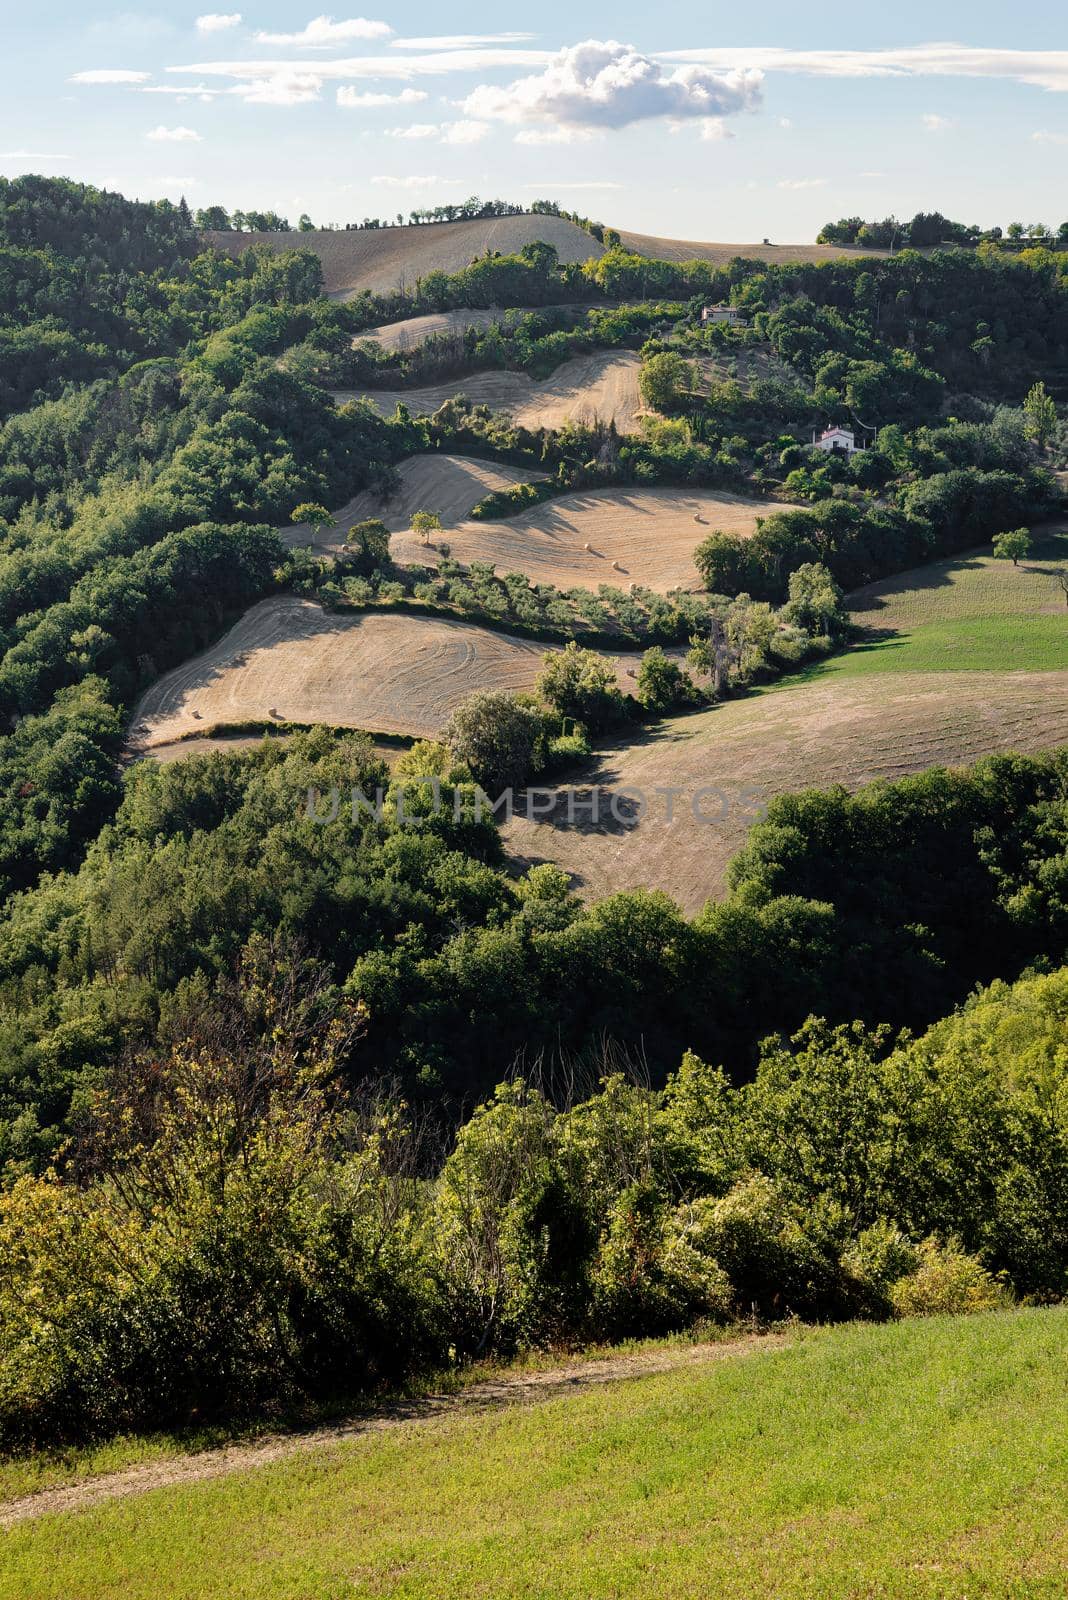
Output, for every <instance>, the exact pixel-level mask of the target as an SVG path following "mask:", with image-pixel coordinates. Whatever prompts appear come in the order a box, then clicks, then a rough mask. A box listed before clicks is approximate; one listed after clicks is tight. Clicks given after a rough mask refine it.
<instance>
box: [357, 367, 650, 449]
mask: <svg viewBox="0 0 1068 1600" xmlns="http://www.w3.org/2000/svg"><path fill="white" fill-rule="evenodd" d="M640 370H641V360H640V358H639V357H638V355H637V354H636V352H634V351H632V350H624V351H611V352H598V353H597V354H595V355H585V356H575V357H574V358H573V359H572V360H571V361H565V362H563V363H562V364H561V365H560V366H559V367H557V369H556V371H555V372H553V373H551V374H550V375H549V377H548V378H546V379H544V381H543V382H541V383H538V382H536V381H535V380H534V379H533V378H530V377H528V376H527V374H526V373H525V372H477V373H473V374H472V375H471V376H469V377H466V378H458V379H454V380H453V381H451V382H449V383H438V384H431V385H429V386H428V387H427V388H422V389H370V390H354V389H345V390H335V391H334V392H333V393H334V399H335V400H337V401H343V400H355V399H358V398H363V399H366V400H368V401H370V403H371V405H373V406H374V408H375V410H376V411H378V412H379V413H380V415H382V416H384V417H388V416H391V415H392V413H393V412H394V411H395V410H396V408H397V405H398V403H400V404H402V405H406V406H407V407H408V409H409V411H411V412H412V414H413V416H428V415H430V414H431V413H432V412H434V411H436V410H437V409H438V407H439V406H440V405H442V404H444V402H445V401H446V400H451V399H452V398H453V396H454V395H458V394H463V395H466V396H467V398H468V399H469V400H470V401H472V402H473V403H474V404H476V405H487V406H489V407H491V409H492V410H494V411H506V412H508V414H509V415H510V416H511V417H513V418H514V420H515V421H516V422H517V423H519V425H520V426H521V427H524V428H558V427H559V426H560V424H561V423H562V422H565V421H567V420H568V419H570V420H571V421H572V422H578V423H586V424H589V423H593V422H597V421H601V422H614V423H615V425H616V428H617V430H618V431H619V432H620V433H635V432H637V429H638V426H639V414H640V412H641V410H642V402H641V396H640V395H639V393H638V373H639V372H640Z"/></svg>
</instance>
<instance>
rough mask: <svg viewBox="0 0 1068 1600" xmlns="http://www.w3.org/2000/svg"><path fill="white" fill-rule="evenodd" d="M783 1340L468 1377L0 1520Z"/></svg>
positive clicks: (81, 1505)
mask: <svg viewBox="0 0 1068 1600" xmlns="http://www.w3.org/2000/svg"><path fill="white" fill-rule="evenodd" d="M784 1342H785V1336H783V1335H779V1334H751V1335H748V1336H747V1337H745V1338H742V1339H732V1340H725V1341H723V1342H722V1343H719V1344H695V1345H686V1346H682V1347H671V1348H667V1349H662V1350H645V1351H638V1352H635V1353H634V1354H633V1355H627V1356H612V1357H610V1358H606V1359H604V1360H592V1361H576V1362H574V1363H572V1364H571V1365H569V1366H563V1367H554V1368H552V1369H551V1370H550V1371H547V1372H529V1373H521V1374H519V1375H517V1376H515V1377H501V1378H491V1379H488V1380H487V1381H485V1382H483V1383H476V1384H472V1386H471V1387H470V1388H469V1389H464V1390H462V1391H461V1392H460V1393H458V1394H452V1395H449V1394H431V1395H427V1396H426V1397H425V1398H424V1399H418V1400H408V1401H398V1402H396V1403H395V1404H393V1405H390V1406H387V1407H385V1408H383V1409H382V1410H379V1411H375V1412H371V1413H368V1414H367V1415H366V1416H361V1417H354V1418H352V1419H350V1420H348V1421H346V1422H339V1423H333V1424H331V1425H330V1426H329V1427H324V1428H315V1429H311V1430H309V1431H308V1432H307V1433H285V1434H267V1435H265V1436H264V1437H263V1438H262V1439H257V1440H256V1441H255V1442H254V1443H252V1444H234V1445H226V1446H223V1447H222V1448H220V1449H217V1450H203V1451H199V1452H197V1453H196V1454H195V1455H188V1456H180V1457H177V1458H176V1459H175V1460H173V1461H153V1462H148V1463H144V1464H142V1465H139V1466H134V1467H126V1468H124V1469H122V1470H121V1471H119V1472H109V1473H106V1474H104V1475H103V1476H101V1477H99V1478H89V1479H86V1480H85V1481H84V1482H82V1483H72V1484H66V1485H64V1486H63V1487H61V1488H58V1489H41V1490H39V1491H38V1492H37V1493H36V1494H30V1495H24V1496H23V1497H22V1498H21V1499H18V1500H8V1501H4V1502H0V1527H2V1528H10V1527H13V1526H14V1525H15V1523H17V1522H25V1521H28V1520H30V1519H31V1518H35V1517H44V1516H51V1515H54V1514H56V1513H60V1512H67V1511H89V1510H91V1509H92V1508H93V1507H94V1506H98V1505H100V1504H102V1503H103V1502H104V1501H107V1500H116V1499H120V1498H124V1497H126V1496H129V1495H137V1494H145V1493H147V1492H148V1491H149V1490H152V1489H166V1488H171V1487H174V1486H176V1485H180V1484H187V1483H202V1482H204V1481H206V1480H207V1479H209V1478H221V1477H226V1476H229V1475H230V1474H231V1473H235V1472H249V1471H252V1470H254V1469H255V1468H257V1467H264V1466H268V1465H269V1464H270V1463H271V1462H274V1461H281V1460H283V1459H285V1458H286V1457H287V1456H294V1455H304V1454H307V1453H309V1452H311V1451H315V1450H330V1449H333V1448H334V1447H336V1446H337V1445H339V1444H345V1443H347V1442H349V1441H351V1440H354V1439H359V1438H363V1437H366V1436H369V1435H373V1434H376V1433H384V1432H386V1431H387V1430H390V1429H393V1428H402V1427H408V1426H413V1425H417V1426H418V1425H428V1424H432V1423H435V1422H438V1421H441V1420H442V1419H444V1418H448V1417H454V1416H459V1415H462V1414H467V1413H470V1412H480V1411H494V1410H498V1409H500V1408H501V1407H504V1406H512V1405H531V1404H536V1403H538V1402H540V1401H545V1400H555V1399H557V1398H559V1397H561V1396H563V1395H570V1394H580V1393H582V1391H583V1390H585V1389H591V1388H594V1387H596V1386H597V1385H599V1384H603V1383H618V1382H623V1381H626V1380H629V1379H633V1378H643V1377H648V1376H650V1375H651V1374H654V1373H662V1372H675V1371H677V1370H679V1369H680V1368H682V1367H692V1366H697V1365H700V1364H702V1363H705V1362H712V1361H720V1360H724V1359H726V1358H727V1357H734V1356H747V1355H751V1354H753V1353H754V1352H755V1351H756V1350H758V1349H778V1348H781V1347H782V1345H783V1343H784Z"/></svg>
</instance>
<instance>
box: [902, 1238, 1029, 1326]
mask: <svg viewBox="0 0 1068 1600" xmlns="http://www.w3.org/2000/svg"><path fill="white" fill-rule="evenodd" d="M1007 1300H1008V1295H1007V1292H1006V1290H1005V1288H1004V1286H1003V1285H1002V1284H1001V1283H999V1282H998V1280H997V1278H995V1277H994V1276H993V1275H992V1274H991V1273H989V1272H988V1271H987V1270H986V1268H985V1267H984V1266H983V1264H982V1262H981V1261H979V1260H978V1259H977V1258H976V1257H975V1256H970V1255H968V1254H967V1253H966V1252H965V1251H964V1250H962V1249H961V1247H960V1245H959V1244H957V1243H956V1241H955V1240H953V1239H950V1240H949V1241H948V1243H946V1244H939V1243H938V1241H937V1240H935V1239H925V1240H924V1242H923V1244H921V1245H920V1247H919V1249H918V1251H917V1262H916V1267H915V1270H914V1271H913V1272H911V1273H909V1274H908V1275H907V1276H906V1277H902V1278H898V1280H897V1282H896V1283H894V1284H893V1285H892V1287H891V1290H890V1301H891V1304H892V1305H893V1308H894V1310H895V1311H896V1312H897V1314H898V1316H899V1317H934V1316H960V1315H962V1314H964V1313H966V1312H972V1311H995V1310H997V1308H998V1307H999V1306H1004V1305H1005V1304H1006V1303H1007Z"/></svg>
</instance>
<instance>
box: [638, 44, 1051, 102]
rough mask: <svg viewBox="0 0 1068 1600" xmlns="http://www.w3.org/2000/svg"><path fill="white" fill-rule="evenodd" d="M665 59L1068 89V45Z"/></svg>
mask: <svg viewBox="0 0 1068 1600" xmlns="http://www.w3.org/2000/svg"><path fill="white" fill-rule="evenodd" d="M660 59H661V60H663V61H689V62H699V63H701V64H702V65H703V66H707V67H714V68H718V69H719V70H721V71H729V70H731V69H732V68H734V69H740V68H744V67H749V68H755V69H756V70H758V71H762V72H798V73H803V74H805V75H807V76H810V77H818V78H913V77H915V78H1011V79H1013V80H1014V81H1015V82H1017V83H1028V84H1033V85H1034V86H1035V87H1036V88H1039V89H1051V90H1059V91H1068V50H1002V49H984V48H979V47H975V46H972V45H963V44H917V45H906V46H904V47H903V48H901V49H896V50H790V49H785V48H781V49H780V48H769V47H767V46H764V45H756V46H729V47H723V48H717V47H715V46H712V47H702V48H701V49H699V50H665V51H662V52H661V54H660Z"/></svg>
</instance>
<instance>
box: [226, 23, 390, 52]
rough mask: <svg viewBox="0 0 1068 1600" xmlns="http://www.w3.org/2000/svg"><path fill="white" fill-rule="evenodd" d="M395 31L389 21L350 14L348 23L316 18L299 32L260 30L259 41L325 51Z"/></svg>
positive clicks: (378, 37) (257, 37)
mask: <svg viewBox="0 0 1068 1600" xmlns="http://www.w3.org/2000/svg"><path fill="white" fill-rule="evenodd" d="M392 32H393V29H392V28H391V27H390V25H389V23H388V22H370V21H368V19H367V18H366V17H351V18H350V19H349V20H348V21H347V22H335V21H334V19H333V17H313V18H312V20H311V22H309V23H308V25H307V27H306V28H303V29H302V30H301V32H300V33H257V35H256V39H257V41H258V42H259V43H260V44H282V45H298V46H301V47H302V48H305V49H310V50H325V49H327V48H328V47H329V46H330V45H335V44H347V43H348V41H349V40H350V39H385V38H387V37H388V35H389V34H391V33H392Z"/></svg>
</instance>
